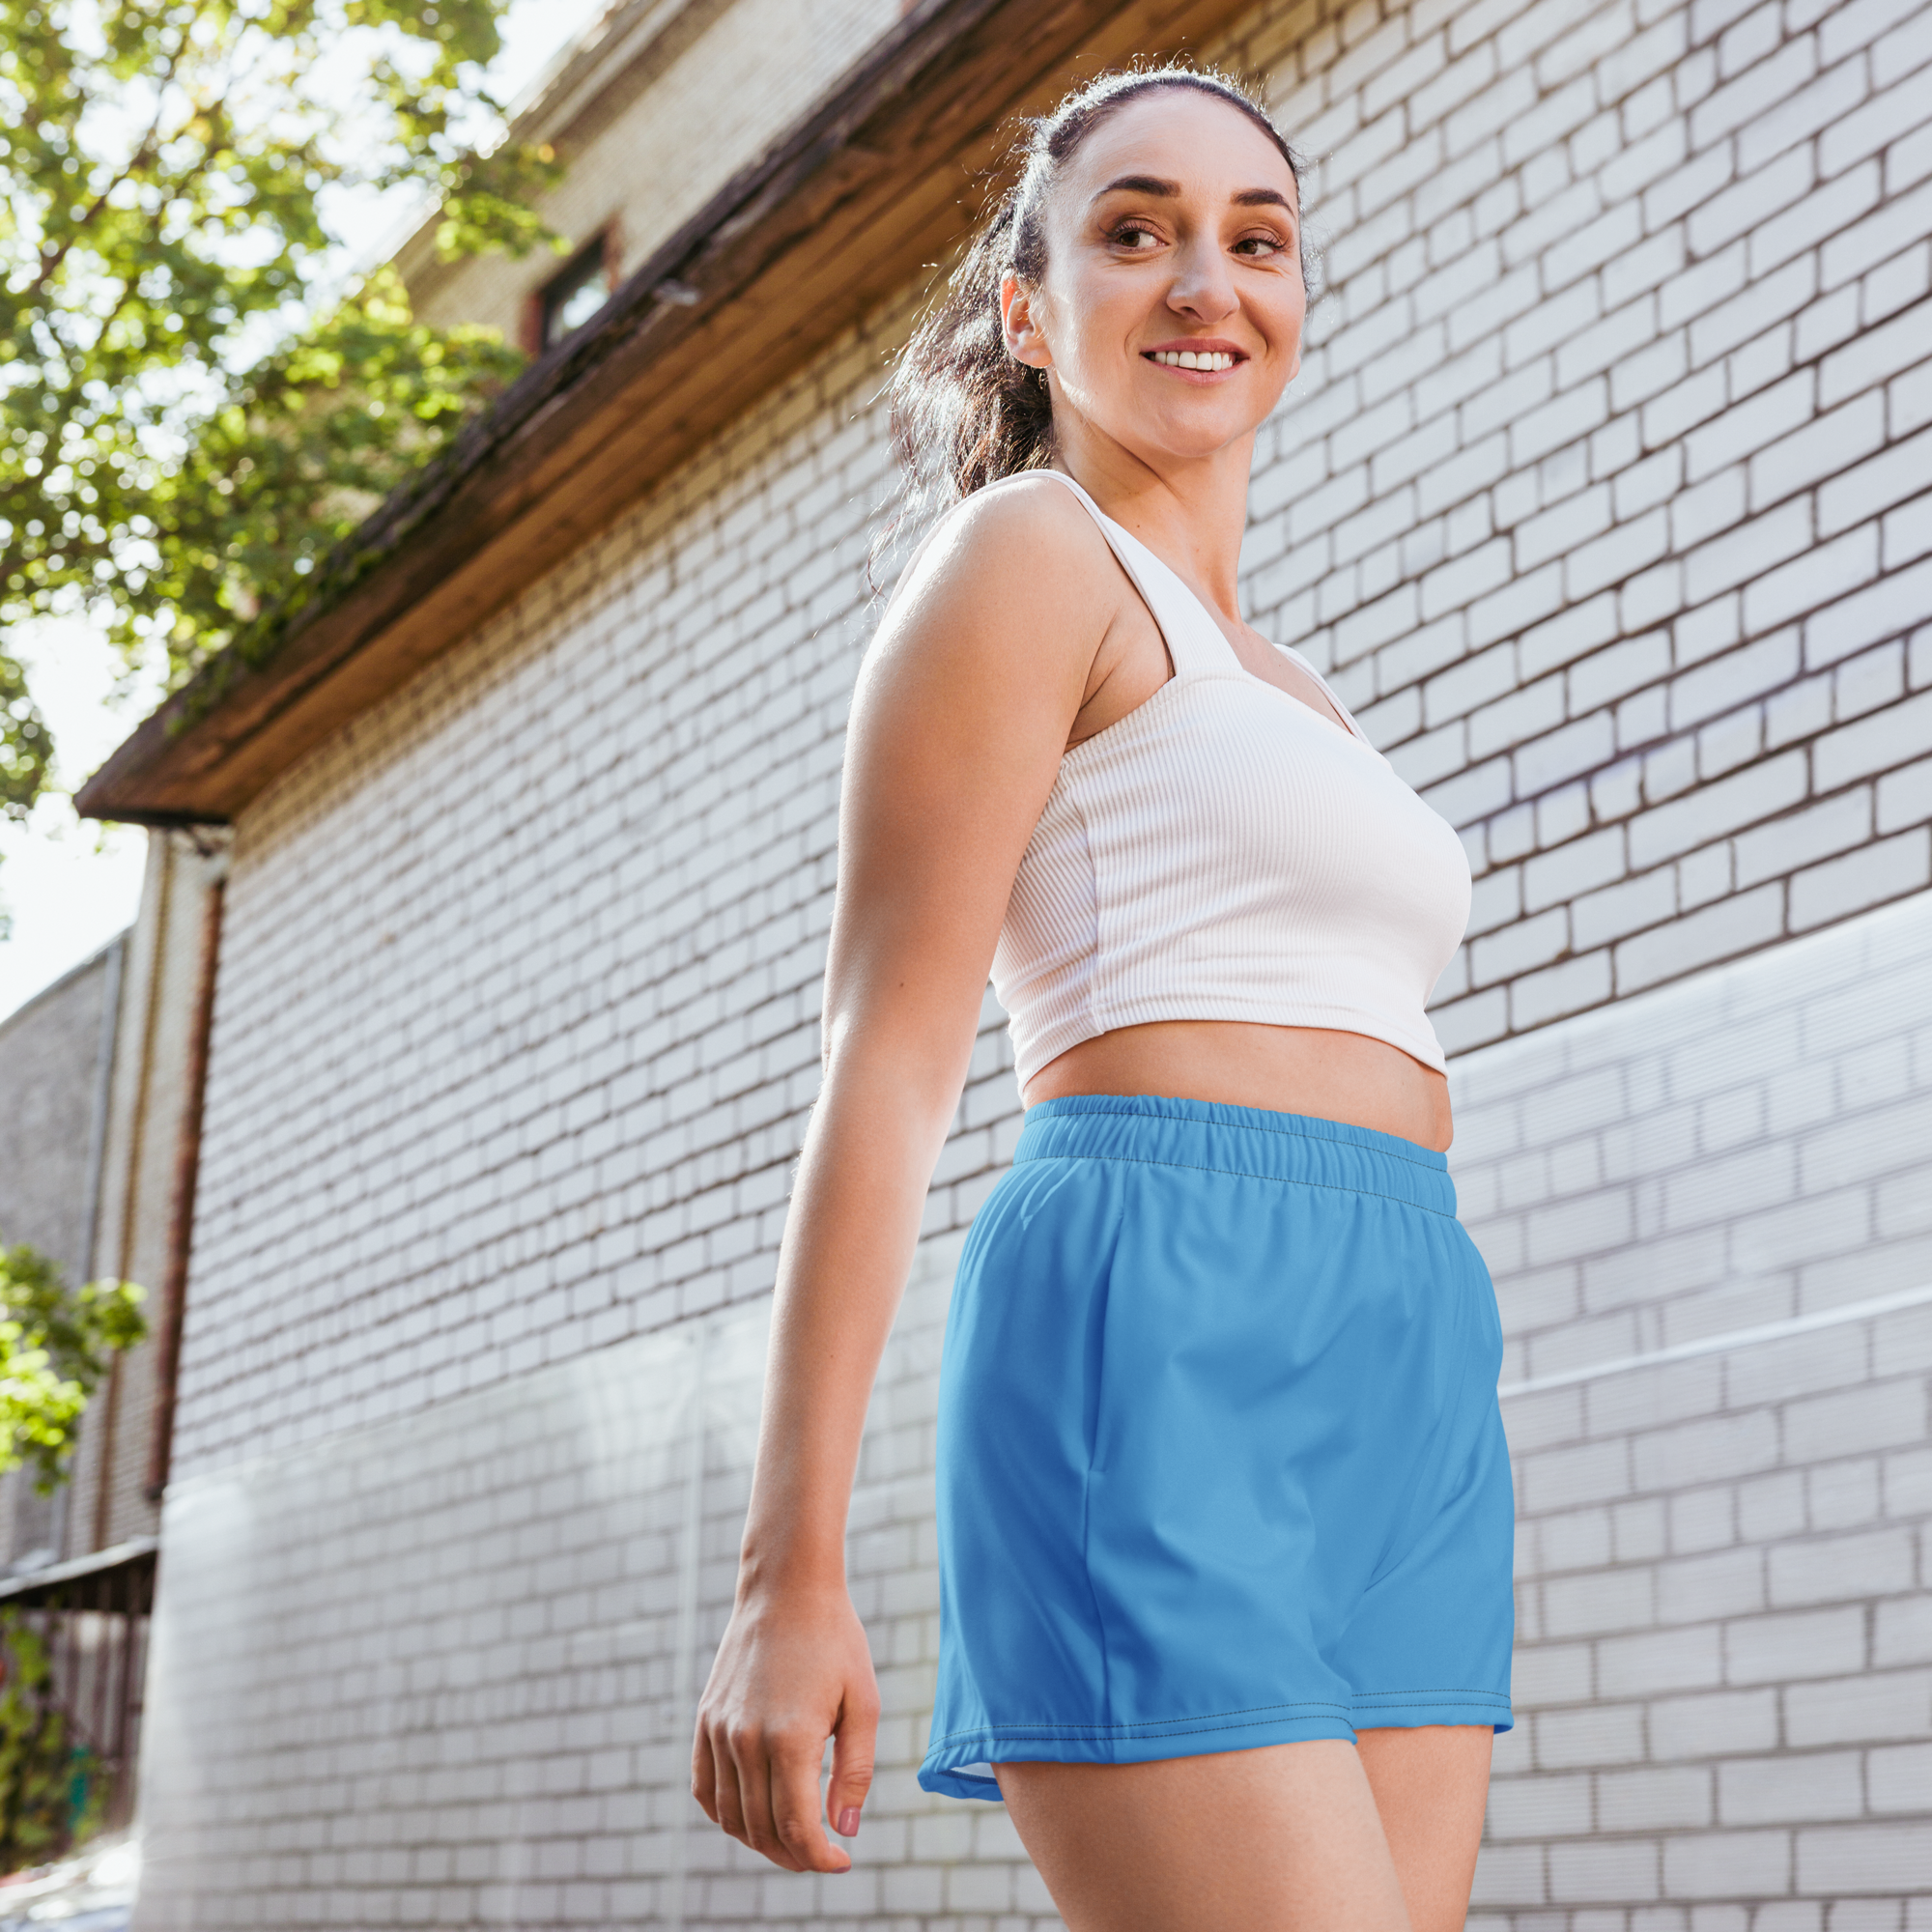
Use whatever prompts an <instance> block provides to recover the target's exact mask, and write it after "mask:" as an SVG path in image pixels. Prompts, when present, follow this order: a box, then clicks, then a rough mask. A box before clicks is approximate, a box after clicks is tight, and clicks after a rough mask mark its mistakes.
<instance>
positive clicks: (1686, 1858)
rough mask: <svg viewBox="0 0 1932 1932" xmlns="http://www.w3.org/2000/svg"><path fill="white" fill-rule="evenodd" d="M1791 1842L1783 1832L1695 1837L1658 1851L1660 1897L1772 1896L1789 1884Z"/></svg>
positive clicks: (1671, 1841)
mask: <svg viewBox="0 0 1932 1932" xmlns="http://www.w3.org/2000/svg"><path fill="white" fill-rule="evenodd" d="M1790 1870H1791V1840H1790V1835H1789V1834H1788V1833H1784V1832H1700V1833H1686V1834H1685V1835H1684V1836H1682V1837H1671V1838H1667V1839H1665V1841H1664V1846H1663V1895H1664V1896H1665V1897H1666V1898H1682V1899H1696V1898H1724V1899H1729V1898H1736V1897H1739V1896H1740V1895H1742V1896H1744V1897H1764V1896H1766V1895H1767V1894H1769V1895H1771V1896H1774V1897H1775V1896H1776V1895H1777V1894H1778V1893H1780V1892H1782V1891H1784V1890H1785V1889H1787V1887H1788V1886H1789V1884H1790V1877H1789V1874H1790Z"/></svg>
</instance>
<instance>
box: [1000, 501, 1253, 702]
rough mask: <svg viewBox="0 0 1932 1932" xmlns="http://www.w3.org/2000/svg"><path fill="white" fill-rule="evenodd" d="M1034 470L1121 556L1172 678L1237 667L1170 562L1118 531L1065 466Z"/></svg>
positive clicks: (1229, 648)
mask: <svg viewBox="0 0 1932 1932" xmlns="http://www.w3.org/2000/svg"><path fill="white" fill-rule="evenodd" d="M1038 473H1040V474H1042V475H1046V476H1052V477H1056V478H1058V479H1059V481H1061V482H1062V483H1065V485H1066V487H1067V488H1068V489H1069V490H1071V491H1072V492H1073V494H1074V495H1075V496H1076V497H1079V499H1080V500H1081V502H1082V503H1084V504H1085V505H1086V506H1087V513H1088V515H1089V516H1091V517H1092V518H1093V519H1094V522H1095V523H1096V524H1097V525H1099V526H1100V534H1101V535H1102V536H1103V537H1105V538H1106V539H1107V544H1108V547H1109V548H1110V549H1111V550H1112V551H1113V553H1114V554H1115V555H1116V556H1117V557H1119V558H1120V560H1121V568H1122V570H1124V571H1125V572H1126V573H1127V575H1128V577H1129V578H1131V579H1132V580H1133V585H1134V588H1135V589H1136V590H1138V591H1139V592H1140V594H1141V598H1142V601H1143V602H1144V603H1145V604H1146V605H1147V607H1148V609H1149V610H1150V611H1152V612H1153V620H1154V622H1155V623H1156V624H1158V625H1159V626H1160V634H1161V636H1162V637H1163V638H1165V639H1167V648H1168V654H1169V655H1170V656H1171V657H1172V658H1173V659H1174V671H1175V676H1176V677H1177V678H1183V677H1199V676H1202V675H1205V674H1208V673H1211V672H1217V671H1218V672H1226V671H1227V670H1228V668H1230V667H1231V666H1232V667H1233V668H1235V669H1236V670H1240V669H1241V661H1240V659H1238V658H1237V657H1236V655H1235V647H1234V645H1233V644H1231V643H1230V642H1229V641H1228V639H1227V635H1226V634H1225V633H1224V632H1223V631H1222V629H1221V627H1220V625H1218V624H1217V623H1215V621H1214V620H1213V618H1212V617H1210V616H1209V615H1208V612H1207V611H1206V610H1205V609H1204V608H1203V607H1202V603H1201V600H1200V598H1198V597H1197V596H1195V594H1194V592H1193V591H1191V590H1190V589H1189V588H1188V587H1187V585H1186V584H1185V583H1183V582H1181V580H1180V578H1179V574H1178V573H1177V572H1176V571H1175V570H1174V569H1173V568H1172V567H1171V566H1170V565H1168V564H1165V563H1163V562H1162V561H1161V560H1160V558H1159V557H1157V556H1156V555H1155V554H1153V552H1152V551H1151V550H1149V549H1148V547H1147V545H1146V544H1144V543H1142V542H1141V540H1140V539H1139V538H1138V537H1137V536H1135V535H1134V534H1133V532H1132V531H1131V530H1125V529H1122V527H1121V526H1120V525H1119V524H1117V523H1116V522H1115V521H1114V520H1113V518H1112V517H1110V516H1108V515H1107V513H1106V512H1105V511H1104V510H1103V509H1101V507H1100V506H1099V504H1097V503H1096V502H1094V499H1093V497H1090V496H1089V495H1088V494H1087V492H1086V491H1085V490H1083V489H1082V488H1081V487H1080V485H1079V484H1078V483H1076V482H1075V481H1074V480H1073V478H1072V477H1070V476H1069V475H1067V473H1066V472H1065V470H1064V469H1046V470H1042V471H1040V472H1038Z"/></svg>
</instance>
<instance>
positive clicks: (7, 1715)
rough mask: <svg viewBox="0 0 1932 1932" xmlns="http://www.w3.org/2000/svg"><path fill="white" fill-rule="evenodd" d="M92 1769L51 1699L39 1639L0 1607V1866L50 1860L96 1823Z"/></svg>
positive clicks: (90, 1757)
mask: <svg viewBox="0 0 1932 1932" xmlns="http://www.w3.org/2000/svg"><path fill="white" fill-rule="evenodd" d="M97 1770H98V1761H97V1759H96V1755H95V1753H94V1752H93V1751H92V1750H90V1749H88V1747H86V1746H85V1745H83V1744H81V1743H79V1742H78V1741H77V1739H76V1738H75V1736H74V1733H73V1726H72V1724H71V1721H70V1719H69V1718H68V1714H67V1713H66V1711H65V1710H63V1709H62V1708H61V1706H60V1704H59V1703H58V1702H57V1701H56V1700H55V1697H54V1694H53V1667H52V1664H51V1662H50V1661H49V1659H48V1657H47V1647H46V1643H45V1641H44V1639H43V1637H42V1635H41V1634H40V1633H39V1632H38V1631H36V1630H35V1629H34V1628H33V1626H32V1625H31V1624H29V1623H28V1622H27V1621H26V1620H25V1619H24V1618H23V1617H21V1615H20V1614H19V1612H18V1611H15V1610H0V1871H8V1872H11V1871H17V1870H18V1869H20V1868H21V1867H22V1866H24V1865H33V1864H40V1863H43V1862H45V1861H47V1860H50V1859H55V1858H58V1857H59V1856H60V1855H61V1853H63V1852H64V1851H66V1850H67V1849H68V1848H69V1847H70V1846H71V1845H72V1844H73V1843H75V1842H76V1841H78V1840H81V1839H84V1838H86V1837H87V1836H89V1835H90V1833H92V1832H93V1831H94V1830H96V1829H97V1828H98V1826H99V1822H100V1813H101V1810H102V1800H103V1798H104V1796H105V1793H104V1792H103V1790H102V1788H101V1781H100V1779H99V1776H96V1772H97ZM76 1787H78V1795H79V1798H80V1803H79V1804H78V1805H76V1804H75V1802H74V1801H75V1797H76Z"/></svg>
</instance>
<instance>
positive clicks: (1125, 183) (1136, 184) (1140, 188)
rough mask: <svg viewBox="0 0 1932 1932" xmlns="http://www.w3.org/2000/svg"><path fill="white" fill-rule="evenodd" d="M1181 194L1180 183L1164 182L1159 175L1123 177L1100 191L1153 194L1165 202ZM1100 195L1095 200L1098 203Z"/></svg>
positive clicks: (1101, 192) (1104, 192) (1103, 192)
mask: <svg viewBox="0 0 1932 1932" xmlns="http://www.w3.org/2000/svg"><path fill="white" fill-rule="evenodd" d="M1179 192H1180V184H1179V182H1171V181H1162V180H1161V179H1160V178H1159V177H1158V176H1157V175H1122V176H1120V177H1119V178H1118V179H1116V180H1114V181H1110V182H1109V183H1108V184H1107V185H1106V186H1105V187H1103V188H1102V189H1101V190H1100V194H1122V193H1126V194H1153V195H1159V196H1160V197H1162V199H1164V200H1172V199H1173V198H1174V197H1175V196H1176V195H1178V194H1179ZM1100 194H1096V195H1095V196H1094V200H1095V201H1098V200H1099V199H1100Z"/></svg>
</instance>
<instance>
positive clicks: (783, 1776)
mask: <svg viewBox="0 0 1932 1932" xmlns="http://www.w3.org/2000/svg"><path fill="white" fill-rule="evenodd" d="M775 1746H776V1747H775V1748H774V1749H773V1751H772V1753H771V1758H770V1775H769V1779H768V1782H767V1785H766V1790H767V1792H768V1794H769V1797H770V1802H771V1807H772V1829H773V1831H774V1833H776V1835H777V1839H778V1842H779V1843H780V1844H781V1845H782V1846H783V1848H784V1850H785V1851H786V1852H787V1853H788V1854H789V1855H790V1857H791V1858H793V1859H794V1860H796V1861H797V1863H796V1864H795V1866H794V1867H793V1868H794V1869H795V1870H798V1871H822V1872H842V1871H850V1870H851V1869H852V1860H851V1858H850V1856H849V1855H848V1854H847V1853H846V1852H845V1851H843V1850H842V1849H841V1848H840V1847H838V1846H837V1845H835V1844H833V1842H832V1840H831V1839H830V1838H828V1837H827V1836H826V1835H825V1828H824V1826H822V1825H821V1824H820V1823H819V1822H818V1768H819V1766H820V1764H822V1763H823V1762H824V1758H825V1740H824V1738H823V1737H814V1738H810V1739H807V1738H805V1737H802V1736H795V1737H792V1738H789V1739H784V1738H781V1739H778V1740H776V1741H775ZM766 1856H767V1857H774V1856H776V1854H772V1853H767V1854H766Z"/></svg>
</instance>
